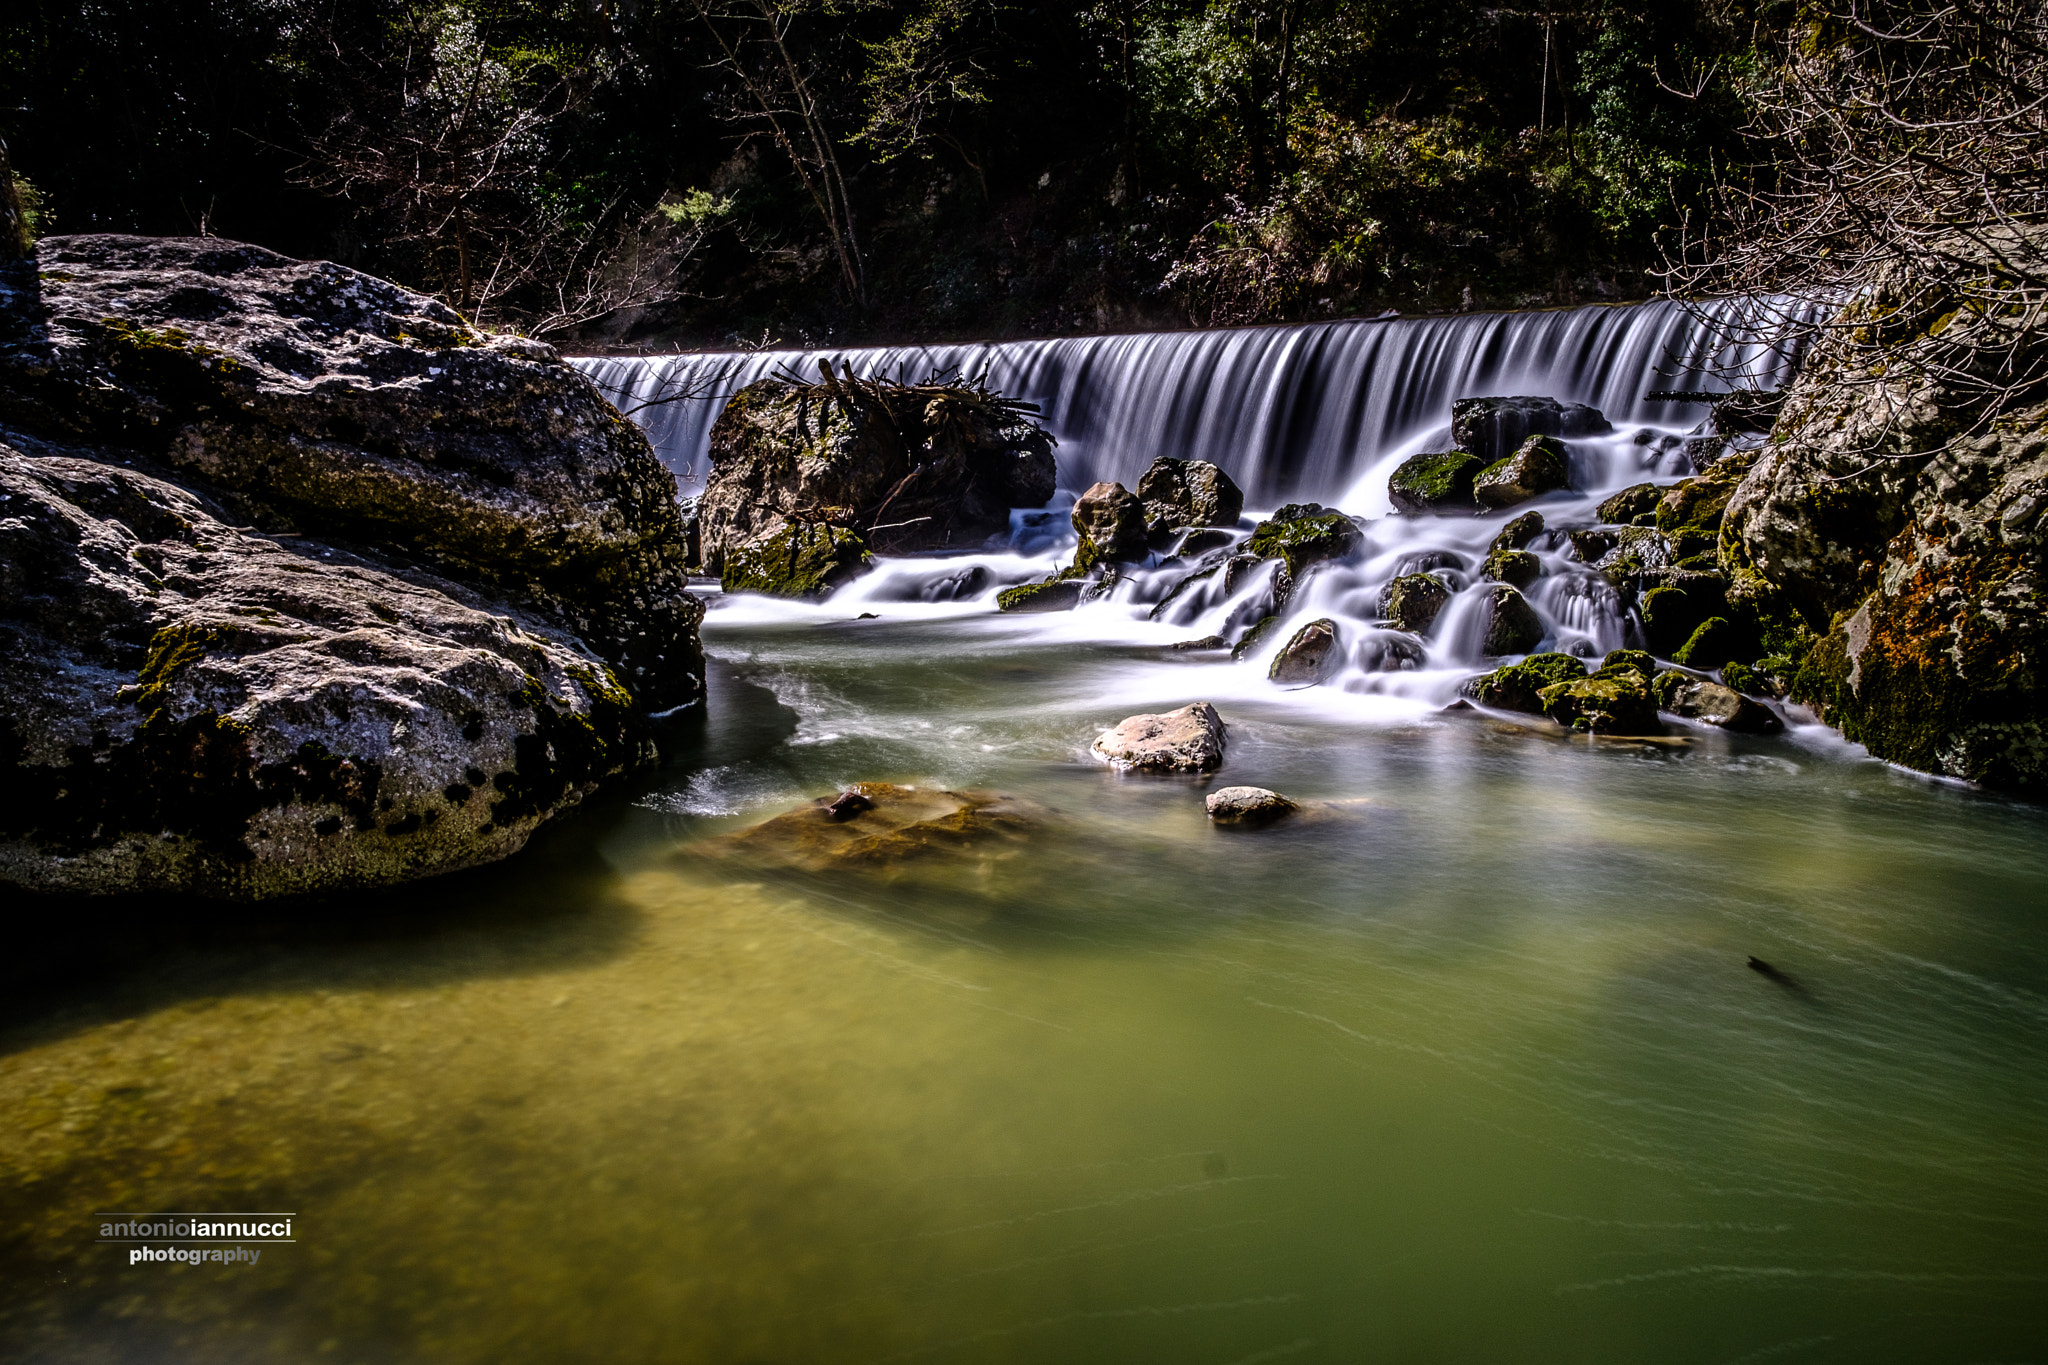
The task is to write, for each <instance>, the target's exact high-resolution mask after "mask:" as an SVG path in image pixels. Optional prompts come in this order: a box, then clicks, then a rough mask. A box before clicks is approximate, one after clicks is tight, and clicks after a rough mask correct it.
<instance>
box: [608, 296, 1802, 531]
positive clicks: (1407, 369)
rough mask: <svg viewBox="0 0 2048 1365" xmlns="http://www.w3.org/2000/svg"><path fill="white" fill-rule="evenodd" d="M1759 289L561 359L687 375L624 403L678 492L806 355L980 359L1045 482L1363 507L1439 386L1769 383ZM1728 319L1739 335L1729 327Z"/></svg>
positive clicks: (642, 375)
mask: <svg viewBox="0 0 2048 1365" xmlns="http://www.w3.org/2000/svg"><path fill="white" fill-rule="evenodd" d="M1769 309H1770V305H1769V304H1767V303H1758V302H1755V301H1750V302H1741V301H1731V302H1726V303H1721V304H1716V305H1712V306H1711V309H1710V311H1709V312H1708V314H1707V317H1706V319H1705V321H1702V320H1701V319H1700V318H1698V317H1695V316H1694V315H1693V314H1692V313H1690V312H1688V311H1687V310H1686V309H1685V308H1684V307H1683V306H1681V305H1679V304H1676V303H1672V302H1668V301H1657V302H1652V303H1642V304H1632V305H1599V306H1593V307H1585V308H1572V309H1556V310H1550V311H1544V312H1531V313H1475V314H1467V315H1463V316H1457V317H1432V318H1414V319H1406V318H1387V319H1378V320H1369V319H1349V320H1344V321H1336V322H1320V323H1306V324H1299V325H1293V326H1280V327H1245V328H1234V329H1230V330H1224V331H1203V332H1147V333H1133V334H1128V335H1121V336H1093V337H1062V338H1054V339H1051V340H1040V341H1005V342H984V343H975V344H967V345H952V346H882V347H867V348H858V349H849V350H817V351H755V352H727V353H693V354H687V355H675V356H661V357H635V358H616V357H614V358H592V359H583V360H578V361H576V362H575V363H576V364H577V365H578V366H579V367H580V368H581V369H583V370H584V371H585V372H586V373H588V374H589V375H590V376H591V377H592V378H593V379H595V380H596V381H597V382H598V383H599V384H600V385H601V386H603V387H604V388H605V389H606V391H607V392H608V393H611V394H613V395H615V396H617V401H618V402H619V405H620V406H621V407H622V408H625V409H628V410H632V409H633V408H635V406H636V405H637V404H641V403H646V402H647V401H648V400H649V399H651V398H658V397H659V396H660V395H662V394H663V393H673V392H678V391H683V390H687V389H691V388H698V389H702V390H705V391H708V392H709V393H710V395H711V396H710V397H709V398H699V399H684V400H682V401H677V402H669V403H655V404H653V405H651V406H647V407H643V408H640V409H639V410H638V411H637V412H634V413H633V416H634V417H635V420H637V421H639V422H640V423H641V425H642V426H643V427H645V428H646V430H647V433H648V435H649V437H650V438H651V439H652V440H653V442H654V445H655V448H656V450H657V451H659V452H660V454H661V456H662V458H663V460H664V461H666V462H667V464H668V465H669V467H670V468H671V469H673V470H675V472H676V475H677V477H678V479H679V480H680V481H681V482H682V484H683V489H684V492H685V493H686V494H688V493H694V492H696V491H698V490H699V489H701V488H702V487H703V480H704V475H705V472H706V462H705V458H704V455H705V450H706V446H707V443H708V439H709V435H710V431H711V424H712V423H713V421H715V420H716V419H717V416H718V413H719V412H720V411H721V410H722V409H723V407H724V399H725V398H726V397H727V396H729V395H731V394H732V393H735V392H737V391H738V390H739V389H741V388H743V387H744V386H746V385H747V384H750V383H752V382H754V381H755V380H757V379H762V378H766V377H768V376H770V375H773V374H775V373H776V372H777V371H778V370H780V369H782V368H783V367H785V366H787V367H790V368H792V369H794V370H796V371H797V372H798V373H800V374H803V375H805V376H807V377H808V376H812V375H815V374H816V372H817V362H818V361H819V360H820V359H827V358H829V359H831V360H833V361H834V362H835V363H844V364H850V365H852V367H853V368H854V370H855V372H856V373H859V374H862V375H886V376H889V377H892V378H894V377H903V378H907V379H911V380H919V379H923V378H924V377H925V376H927V375H929V374H931V373H932V372H933V371H954V370H957V371H959V372H961V373H963V374H967V375H974V374H979V373H981V372H982V371H983V370H984V369H985V370H986V371H987V373H988V382H989V383H990V384H991V385H992V386H993V387H994V388H996V389H998V390H1000V391H1001V392H1003V393H1005V394H1007V395H1010V396H1012V397H1017V398H1021V399H1024V400H1026V401H1029V402H1033V403H1036V404H1038V405H1039V406H1040V407H1041V408H1042V409H1043V410H1044V414H1045V417H1044V420H1045V423H1046V425H1047V426H1048V427H1049V428H1050V429H1051V431H1052V432H1053V434H1054V435H1055V436H1056V437H1058V438H1059V442H1060V448H1059V464H1060V483H1061V485H1062V486H1063V487H1066V488H1070V489H1080V488H1085V487H1087V486H1088V485H1089V484H1090V483H1093V482H1095V481H1096V480H1098V479H1114V480H1117V481H1118V482H1121V483H1123V484H1124V485H1125V486H1126V487H1130V486H1134V485H1135V484H1136V483H1137V481H1138V476H1139V475H1141V474H1142V473H1143V472H1144V470H1145V467H1146V466H1147V465H1149V464H1150V463H1151V462H1152V460H1153V459H1155V458H1156V457H1158V456H1161V455H1167V456H1173V457H1175V458H1178V459H1202V460H1209V461H1211V462H1213V463H1215V464H1217V465H1220V466H1221V467H1222V468H1224V469H1225V470H1228V471H1229V472H1230V474H1231V476H1232V477H1233V478H1235V479H1236V480H1237V482H1238V484H1239V485H1240V486H1241V487H1243V489H1244V490H1245V494H1246V497H1247V499H1248V500H1249V504H1250V505H1252V506H1273V505H1277V504H1278V503H1281V502H1285V501H1289V500H1294V499H1315V500H1318V501H1322V502H1327V503H1331V504H1335V505H1341V506H1343V507H1344V508H1345V509H1346V510H1348V511H1352V512H1355V513H1359V514H1361V515H1365V516H1378V515H1382V514H1384V513H1385V512H1386V511H1387V510H1388V509H1387V505H1386V495H1385V483H1386V479H1385V475H1386V474H1387V473H1388V472H1390V471H1391V470H1392V468H1393V467H1394V465H1395V464H1397V463H1399V461H1400V460H1401V459H1403V458H1405V457H1406V456H1407V455H1410V454H1412V453H1414V452H1415V451H1416V450H1419V449H1422V448H1424V447H1425V446H1426V445H1427V444H1429V443H1430V442H1431V441H1433V440H1436V439H1438V438H1440V437H1441V436H1442V435H1443V433H1444V432H1445V431H1446V430H1447V428H1448V425H1449V422H1450V409H1451V403H1452V402H1453V401H1454V400H1456V399H1458V398H1462V397H1466V396H1468V395H1483V394H1509V393H1528V394H1543V395H1548V396H1550V397H1553V398H1557V399H1559V400H1562V401H1569V402H1579V403H1587V404H1590V405H1592V406H1593V407H1596V408H1598V409H1600V410H1601V411H1602V412H1604V413H1605V414H1606V415H1607V416H1608V418H1609V419H1610V420H1611V421H1613V423H1614V424H1615V426H1616V427H1618V428H1621V429H1623V430H1628V429H1630V428H1632V427H1638V426H1650V427H1654V428H1658V429H1662V430H1665V431H1670V430H1676V429H1682V428H1683V427H1686V426H1690V425H1692V424H1694V423H1696V422H1697V421H1698V420H1699V419H1700V417H1701V416H1703V415H1704V412H1703V409H1701V408H1699V407H1696V406H1691V405H1684V404H1670V403H1657V404H1651V403H1645V402H1644V400H1643V395H1644V393H1645V392H1646V391H1648V390H1652V389H1719V388H1724V387H1729V386H1731V385H1741V386H1757V387H1772V386H1775V385H1777V384H1779V383H1781V382H1783V379H1784V378H1785V376H1786V375H1787V373H1788V372H1789V369H1790V366H1791V362H1792V359H1793V357H1790V356H1788V355H1787V354H1785V352H1784V350H1783V349H1782V348H1779V347H1776V346H1773V345H1771V344H1769V343H1768V341H1765V340H1757V339H1753V338H1758V337H1761V336H1763V335H1764V334H1765V333H1766V332H1767V331H1768V330H1769V329H1768V325H1767V324H1768V314H1769ZM1730 336H1733V337H1738V338H1743V339H1742V340H1736V341H1730V340H1728V338H1729V337H1730Z"/></svg>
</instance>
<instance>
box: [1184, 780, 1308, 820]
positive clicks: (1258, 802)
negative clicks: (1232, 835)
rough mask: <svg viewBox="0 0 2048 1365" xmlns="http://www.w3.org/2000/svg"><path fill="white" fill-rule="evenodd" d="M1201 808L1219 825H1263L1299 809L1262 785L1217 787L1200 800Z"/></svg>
mask: <svg viewBox="0 0 2048 1365" xmlns="http://www.w3.org/2000/svg"><path fill="white" fill-rule="evenodd" d="M1202 809H1203V810H1205V811H1207V812H1208V814H1209V818H1210V819H1211V820H1213V821H1215V822H1216V823H1217V824H1219V825H1245V826H1251V825H1265V824H1270V823H1272V822H1273V821H1275V820H1277V819H1279V818H1280V817H1281V816H1283V815H1290V814H1292V813H1293V812H1295V811H1297V810H1299V809H1300V807H1299V806H1297V805H1296V804H1295V803H1294V802H1292V801H1289V800H1288V799H1287V798H1286V797H1284V796H1282V795H1281V794H1280V793H1279V792H1276V791H1269V790H1267V789H1266V788H1264V787H1219V788H1217V789H1216V790H1215V791H1213V792H1210V793H1209V795H1208V796H1206V797H1204V798H1203V800H1202Z"/></svg>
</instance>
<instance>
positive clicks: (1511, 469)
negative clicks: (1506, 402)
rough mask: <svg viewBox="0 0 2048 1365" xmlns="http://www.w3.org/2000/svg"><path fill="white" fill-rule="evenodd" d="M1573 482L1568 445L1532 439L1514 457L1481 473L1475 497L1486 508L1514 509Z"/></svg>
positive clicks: (1550, 438)
mask: <svg viewBox="0 0 2048 1365" xmlns="http://www.w3.org/2000/svg"><path fill="white" fill-rule="evenodd" d="M1570 481H1571V472H1570V467H1569V465H1568V463H1567V460H1566V456H1565V449H1564V443H1563V442H1561V441H1559V440H1558V439H1557V438H1556V437H1554V436H1531V437H1530V438H1529V439H1528V440H1526V441H1524V442H1522V444H1521V445H1520V446H1519V447H1518V448H1517V449H1516V450H1515V452H1514V453H1513V454H1511V455H1509V456H1507V457H1506V458H1505V459H1502V460H1499V461H1496V462H1495V463H1493V464H1490V465H1488V466H1487V467H1486V468H1485V469H1482V470H1480V471H1479V474H1478V476H1477V477H1476V478H1474V479H1473V480H1472V496H1473V497H1474V498H1475V499H1477V500H1478V502H1479V504H1480V506H1482V507H1491V508H1499V507H1513V506H1514V505H1516V504H1517V503H1523V502H1527V501H1529V499H1531V498H1536V497H1541V496H1542V495H1543V494H1545V493H1550V492H1554V491H1556V490H1557V489H1560V488H1563V487H1565V486H1566V485H1567V484H1568V483H1570Z"/></svg>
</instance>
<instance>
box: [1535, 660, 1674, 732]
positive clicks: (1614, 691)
mask: <svg viewBox="0 0 2048 1365" xmlns="http://www.w3.org/2000/svg"><path fill="white" fill-rule="evenodd" d="M1538 696H1539V697H1540V698H1541V700H1542V703H1543V714H1544V715H1546V716H1549V717H1550V718H1551V719H1552V720H1554V721H1556V722H1557V723H1558V724H1559V725H1563V726H1567V727H1569V728H1571V729H1574V730H1584V731H1589V732H1590V733H1592V734H1596V735H1661V734H1663V733H1664V726H1663V723H1662V722H1661V721H1659V720H1658V719H1657V700H1656V698H1655V697H1654V696H1652V695H1651V693H1650V682H1649V679H1647V678H1645V677H1644V676H1643V675H1642V674H1641V673H1639V672H1637V671H1636V670H1635V669H1633V668H1619V669H1613V670H1608V669H1604V668H1603V669H1602V670H1601V671H1600V672H1599V673H1596V674H1594V675H1593V676H1591V677H1586V678H1581V679H1579V680H1578V681H1576V682H1561V683H1553V684H1551V685H1550V686H1549V687H1546V688H1544V689H1543V690H1542V692H1540V693H1539V694H1538Z"/></svg>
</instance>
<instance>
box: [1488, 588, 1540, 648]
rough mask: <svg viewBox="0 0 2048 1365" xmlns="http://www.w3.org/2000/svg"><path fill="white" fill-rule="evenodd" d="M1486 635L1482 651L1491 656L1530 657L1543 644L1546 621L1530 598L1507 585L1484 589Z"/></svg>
mask: <svg viewBox="0 0 2048 1365" xmlns="http://www.w3.org/2000/svg"><path fill="white" fill-rule="evenodd" d="M1484 592H1485V611H1486V634H1485V637H1484V639H1483V640H1482V642H1481V644H1480V649H1481V650H1482V651H1484V652H1485V653H1487V654H1492V655H1501V654H1527V653H1528V652H1529V651H1530V650H1532V649H1534V648H1536V646H1537V645H1538V644H1540V643H1542V640H1543V618H1542V617H1540V616H1538V615H1537V614H1536V608H1534V607H1532V606H1530V605H1529V599H1528V598H1526V597H1524V596H1522V594H1521V593H1520V592H1518V591H1516V590H1515V589H1514V588H1512V587H1510V586H1509V585H1507V584H1506V583H1496V584H1494V585H1493V586H1492V587H1490V588H1487V589H1485V590H1484Z"/></svg>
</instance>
